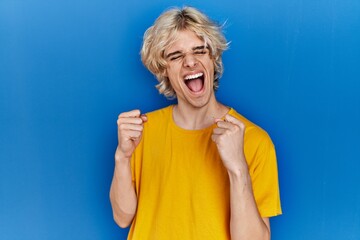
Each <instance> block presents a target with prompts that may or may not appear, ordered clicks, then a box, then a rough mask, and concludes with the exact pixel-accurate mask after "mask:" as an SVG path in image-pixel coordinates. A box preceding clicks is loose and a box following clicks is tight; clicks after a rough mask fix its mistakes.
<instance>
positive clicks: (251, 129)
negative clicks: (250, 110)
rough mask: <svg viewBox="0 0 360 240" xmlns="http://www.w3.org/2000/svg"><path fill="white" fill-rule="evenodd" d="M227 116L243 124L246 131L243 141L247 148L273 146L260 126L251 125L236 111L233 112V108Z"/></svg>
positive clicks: (251, 123) (250, 122)
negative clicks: (229, 115)
mask: <svg viewBox="0 0 360 240" xmlns="http://www.w3.org/2000/svg"><path fill="white" fill-rule="evenodd" d="M229 114H231V115H232V116H234V117H236V118H237V119H239V120H240V121H242V122H243V123H244V124H245V127H246V129H245V136H244V141H245V143H247V145H248V146H249V145H251V146H252V147H254V148H258V147H259V146H265V145H270V147H271V146H273V143H272V141H271V138H270V136H269V134H268V133H267V132H266V131H265V130H264V129H262V128H261V127H260V126H258V125H257V124H255V123H253V122H252V121H250V120H249V119H247V118H246V117H244V116H243V115H241V114H240V113H238V112H236V110H234V109H233V108H231V110H230V112H229Z"/></svg>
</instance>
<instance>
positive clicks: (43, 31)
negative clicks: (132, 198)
mask: <svg viewBox="0 0 360 240" xmlns="http://www.w3.org/2000/svg"><path fill="white" fill-rule="evenodd" d="M183 4H184V2H182V1H174V0H172V1H160V0H152V1H139V0H132V1H126V3H125V1H120V0H118V1H115V0H90V1H89V0H87V1H85V0H79V1H69V0H63V1H54V0H31V1H25V0H0V239H50V240H52V239H126V234H127V231H128V229H120V228H119V227H117V226H116V224H115V223H114V222H113V219H112V212H111V207H110V202H109V198H108V192H109V188H110V183H111V178H112V171H113V166H114V163H113V161H114V160H113V154H114V150H115V147H116V144H117V136H116V129H117V128H116V119H117V115H118V114H119V113H120V112H123V111H128V110H131V109H133V108H140V109H141V110H142V111H144V112H146V111H151V110H154V109H157V108H160V107H164V106H166V105H167V104H169V102H168V101H167V100H166V99H165V98H164V97H162V96H161V95H159V94H158V93H157V91H156V89H155V88H154V85H155V84H156V80H155V78H154V77H153V76H152V75H151V74H150V73H149V72H148V71H147V70H146V69H145V68H144V67H143V66H142V64H141V62H140V57H139V50H140V46H141V41H142V35H143V32H144V31H145V30H146V28H147V27H149V26H150V25H151V24H152V22H153V21H154V20H155V18H156V17H157V16H158V15H159V14H160V13H161V12H162V11H163V10H164V9H166V8H168V7H169V6H174V5H177V6H182V5H183ZM186 4H190V5H193V6H195V7H198V8H200V9H202V10H203V11H204V12H205V13H206V14H208V15H209V16H211V17H212V18H213V19H215V20H217V21H219V22H224V21H227V24H226V29H225V34H226V37H227V39H228V40H229V41H231V48H230V50H228V51H227V52H225V53H224V64H225V73H224V76H223V78H222V80H221V82H220V89H219V91H218V93H217V96H218V99H219V100H220V101H221V102H223V103H225V104H227V105H230V106H232V107H234V108H235V109H237V110H238V111H239V112H240V113H242V114H243V115H245V116H246V117H248V118H249V119H250V120H252V121H254V122H255V123H257V124H258V125H260V126H262V127H263V128H264V129H265V130H267V131H268V132H269V134H270V135H271V137H272V139H273V141H274V143H275V145H276V148H277V154H278V165H279V178H280V188H281V197H282V207H283V212H284V214H283V215H282V216H280V217H276V218H273V219H272V220H271V223H272V234H273V239H274V240H289V239H291V240H296V239H327V240H328V239H336V240H338V239H360V188H359V187H358V183H359V182H360V174H359V173H358V172H359V169H360V161H359V160H360V157H359V149H360V141H359V138H360V126H359V123H360V83H359V82H360V1H358V0H342V1H337V0H316V1H314V0H308V1H306V0H273V1H265V0H251V1H250V0H240V1H230V0H222V1H218V0H211V1H203V0H202V1H200V0H199V1H188V2H187V3H186Z"/></svg>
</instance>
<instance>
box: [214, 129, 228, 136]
mask: <svg viewBox="0 0 360 240" xmlns="http://www.w3.org/2000/svg"><path fill="white" fill-rule="evenodd" d="M226 131H227V129H225V128H214V130H213V134H215V135H220V134H224V133H225V132H226Z"/></svg>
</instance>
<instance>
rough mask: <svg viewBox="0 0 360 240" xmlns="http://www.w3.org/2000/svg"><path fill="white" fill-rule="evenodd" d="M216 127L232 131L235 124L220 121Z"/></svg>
mask: <svg viewBox="0 0 360 240" xmlns="http://www.w3.org/2000/svg"><path fill="white" fill-rule="evenodd" d="M216 125H217V126H218V127H219V128H225V129H232V128H233V127H234V124H233V123H230V122H226V121H218V122H217V123H216Z"/></svg>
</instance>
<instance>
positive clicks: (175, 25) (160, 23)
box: [141, 7, 228, 99]
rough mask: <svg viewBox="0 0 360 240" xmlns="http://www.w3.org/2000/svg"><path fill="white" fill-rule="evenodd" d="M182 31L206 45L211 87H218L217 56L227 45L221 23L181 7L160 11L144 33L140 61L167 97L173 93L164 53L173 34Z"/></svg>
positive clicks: (218, 68) (171, 41)
mask: <svg viewBox="0 0 360 240" xmlns="http://www.w3.org/2000/svg"><path fill="white" fill-rule="evenodd" d="M182 30H190V31H193V32H194V33H195V34H196V35H197V36H198V37H199V38H200V39H202V40H203V41H204V42H205V44H206V45H207V47H208V48H209V50H210V57H211V58H212V59H213V61H214V69H215V76H214V90H216V89H217V88H218V87H219V78H220V77H221V75H222V73H223V64H222V58H221V56H222V53H223V51H224V50H226V49H227V47H228V43H227V42H226V39H225V37H224V35H223V34H222V32H221V26H219V25H218V24H216V23H215V22H213V21H212V20H210V19H209V18H208V17H207V16H206V15H205V14H203V13H201V12H200V11H199V10H197V9H195V8H192V7H184V8H172V9H170V10H167V11H165V12H164V13H162V14H161V15H160V16H159V17H158V18H157V19H156V21H155V23H154V25H153V26H151V27H149V28H148V29H147V30H146V32H145V34H144V39H143V45H142V48H141V60H142V62H143V64H144V65H145V66H146V67H147V69H149V71H150V72H152V73H153V74H154V75H155V76H156V78H157V80H158V81H159V83H158V84H157V85H156V88H157V89H158V90H159V92H160V93H161V94H164V95H165V96H166V97H167V98H169V99H171V98H175V97H176V93H175V91H174V89H173V88H172V86H171V84H170V81H169V79H168V78H167V77H166V67H167V61H166V59H165V56H164V52H165V49H166V48H167V47H169V46H170V45H171V44H172V43H173V42H174V41H175V37H176V33H177V32H179V31H182Z"/></svg>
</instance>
